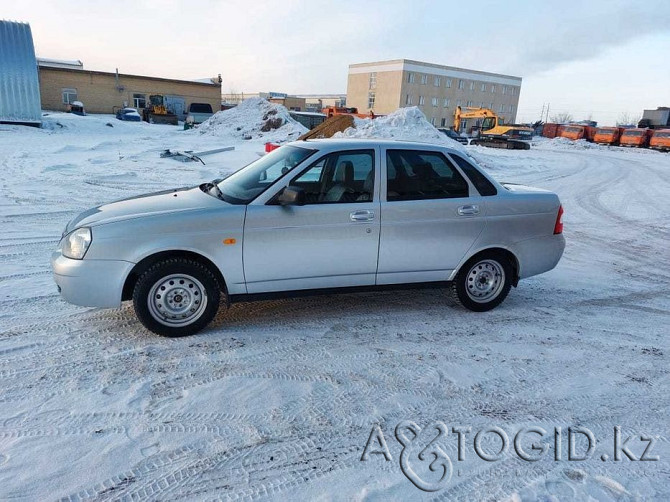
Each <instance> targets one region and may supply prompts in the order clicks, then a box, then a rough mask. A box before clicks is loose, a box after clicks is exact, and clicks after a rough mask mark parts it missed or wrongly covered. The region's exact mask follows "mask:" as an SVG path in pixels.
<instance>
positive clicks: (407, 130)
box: [333, 106, 465, 151]
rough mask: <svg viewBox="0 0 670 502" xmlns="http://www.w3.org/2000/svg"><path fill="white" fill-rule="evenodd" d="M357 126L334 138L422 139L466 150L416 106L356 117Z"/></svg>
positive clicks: (422, 140)
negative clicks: (368, 117) (374, 117)
mask: <svg viewBox="0 0 670 502" xmlns="http://www.w3.org/2000/svg"><path fill="white" fill-rule="evenodd" d="M355 125H356V127H355V128H349V129H347V130H346V131H344V132H341V133H337V134H335V135H334V136H333V137H334V138H382V139H402V140H406V141H421V142H427V143H438V144H444V145H447V146H449V147H451V148H453V149H455V150H460V151H465V150H464V148H463V146H462V145H461V144H460V143H458V142H457V141H454V140H453V139H451V138H449V137H447V135H445V134H443V133H441V132H440V131H438V130H437V129H436V128H435V127H434V126H433V125H432V124H431V123H430V122H428V121H427V120H426V116H425V115H424V114H423V113H422V112H421V110H419V109H418V108H417V107H416V106H411V107H407V108H400V109H398V110H396V111H394V112H393V113H391V114H389V115H386V116H385V117H379V118H376V119H355Z"/></svg>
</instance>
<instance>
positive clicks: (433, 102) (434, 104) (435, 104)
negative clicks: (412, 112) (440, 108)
mask: <svg viewBox="0 0 670 502" xmlns="http://www.w3.org/2000/svg"><path fill="white" fill-rule="evenodd" d="M437 103H438V99H437V98H433V99H432V100H431V104H432V105H433V106H434V107H436V108H437Z"/></svg>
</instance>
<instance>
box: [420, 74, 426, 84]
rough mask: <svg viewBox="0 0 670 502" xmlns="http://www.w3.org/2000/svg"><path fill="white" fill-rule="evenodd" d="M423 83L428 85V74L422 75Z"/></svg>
mask: <svg viewBox="0 0 670 502" xmlns="http://www.w3.org/2000/svg"><path fill="white" fill-rule="evenodd" d="M421 83H422V84H423V85H426V84H427V83H428V75H425V74H424V75H421Z"/></svg>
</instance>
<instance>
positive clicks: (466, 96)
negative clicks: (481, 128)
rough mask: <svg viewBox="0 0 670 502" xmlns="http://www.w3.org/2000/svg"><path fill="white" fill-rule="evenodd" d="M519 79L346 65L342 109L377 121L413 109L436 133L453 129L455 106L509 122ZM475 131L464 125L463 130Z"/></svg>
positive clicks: (419, 66)
mask: <svg viewBox="0 0 670 502" xmlns="http://www.w3.org/2000/svg"><path fill="white" fill-rule="evenodd" d="M520 92H521V77H512V76H510V75H501V74H498V73H489V72H485V71H478V70H467V69H464V68H455V67H453V66H442V65H437V64H432V63H422V62H420V61H411V60H408V59H394V60H392V61H379V62H375V63H359V64H352V65H349V78H348V82H347V106H353V107H357V108H358V110H359V112H361V113H365V112H367V111H369V110H372V111H374V113H376V114H379V115H384V114H388V113H391V112H393V111H395V110H397V109H398V108H401V107H405V106H418V107H419V108H420V109H421V111H422V112H423V113H424V114H425V115H426V118H427V119H428V120H429V121H430V122H431V123H432V124H433V125H435V126H437V127H450V126H452V125H453V118H454V110H455V109H456V107H457V106H461V107H463V108H465V107H468V106H470V107H482V108H490V109H492V110H493V111H494V112H496V113H497V114H498V115H499V116H500V117H502V118H503V119H504V120H505V122H506V123H510V122H514V120H515V119H516V113H517V107H518V105H519V94H520ZM472 125H474V121H473V123H471V124H468V123H467V122H464V124H463V125H462V127H463V128H465V127H468V126H472Z"/></svg>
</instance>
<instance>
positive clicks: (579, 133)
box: [560, 124, 596, 141]
mask: <svg viewBox="0 0 670 502" xmlns="http://www.w3.org/2000/svg"><path fill="white" fill-rule="evenodd" d="M595 132H596V128H595V127H591V126H586V125H575V124H570V125H566V126H564V127H563V130H562V131H561V133H560V137H561V138H568V139H572V140H578V139H585V140H587V141H593V136H595Z"/></svg>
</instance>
